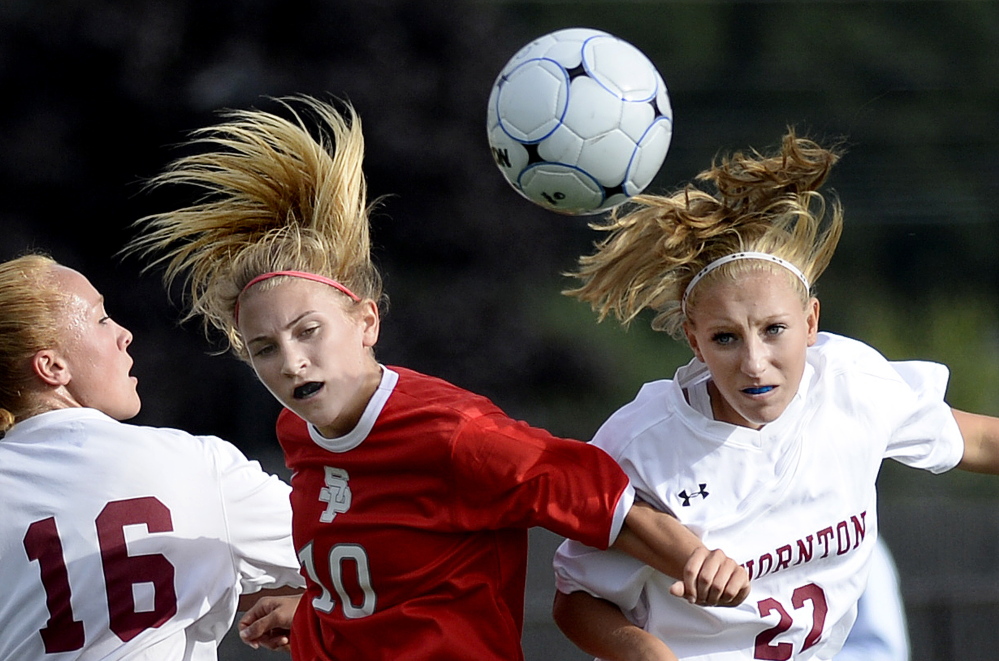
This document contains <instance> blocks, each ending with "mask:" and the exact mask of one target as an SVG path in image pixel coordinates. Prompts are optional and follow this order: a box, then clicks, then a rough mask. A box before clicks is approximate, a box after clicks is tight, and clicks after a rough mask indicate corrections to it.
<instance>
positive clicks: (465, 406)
mask: <svg viewBox="0 0 999 661" xmlns="http://www.w3.org/2000/svg"><path fill="white" fill-rule="evenodd" d="M390 369H392V370H393V371H394V372H396V373H398V374H399V380H398V382H397V383H396V385H395V389H394V390H393V392H392V395H391V397H389V400H388V404H387V405H386V410H389V408H390V407H391V408H393V409H396V408H402V409H404V410H424V411H433V412H434V413H435V414H436V415H441V416H447V417H455V418H462V419H470V418H477V417H481V416H483V415H493V414H497V413H500V414H501V413H502V411H501V410H500V408H499V407H498V406H496V404H494V403H493V402H492V401H491V400H490V399H489V398H488V397H485V396H484V395H479V394H477V393H474V392H471V391H469V390H466V389H465V388H462V387H460V386H456V385H454V384H453V383H450V382H449V381H445V380H444V379H441V378H439V377H435V376H430V375H427V374H422V373H420V372H416V371H414V370H410V369H406V368H404V367H395V366H393V367H391V368H390Z"/></svg>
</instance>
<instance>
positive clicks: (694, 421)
mask: <svg viewBox="0 0 999 661" xmlns="http://www.w3.org/2000/svg"><path fill="white" fill-rule="evenodd" d="M814 376H815V368H814V367H813V366H812V365H811V363H810V362H807V361H806V362H805V369H804V372H803V373H802V375H801V384H800V385H799V386H798V392H797V393H795V395H794V397H793V398H792V399H791V402H790V403H789V404H788V407H787V409H786V410H785V411H784V413H782V414H781V416H780V417H779V418H777V419H776V420H774V421H773V422H771V423H768V424H766V425H764V426H763V427H762V428H760V429H750V428H749V427H741V426H739V425H733V424H730V423H728V422H722V421H720V420H714V419H711V418H708V417H706V416H704V415H703V414H702V413H700V412H699V411H697V410H696V409H694V408H693V407H692V406H690V404H688V403H687V399H686V397H684V394H683V391H684V389H685V388H692V387H694V386H696V385H698V384H700V383H703V382H705V381H707V380H708V379H710V378H711V373H710V372H709V371H708V367H707V365H705V364H704V363H702V362H700V361H699V360H697V359H696V358H695V359H693V360H691V361H690V362H689V363H687V364H686V365H685V366H683V367H681V368H680V369H678V370H677V372H676V376H675V377H674V379H673V388H672V389H671V393H670V396H671V397H672V398H673V402H674V410H676V411H677V412H678V413H679V415H680V417H681V419H683V421H684V423H685V424H686V425H687V426H688V427H690V428H692V429H694V430H698V431H700V432H701V433H704V434H707V435H708V436H710V437H713V438H715V439H716V440H718V441H719V442H722V443H731V444H737V445H743V446H748V447H752V448H761V447H767V446H771V447H772V446H773V444H774V441H777V440H780V439H783V438H784V437H786V436H787V435H788V432H790V431H793V430H794V429H796V428H797V427H798V425H799V422H800V419H801V417H802V415H803V413H804V407H805V402H806V400H807V398H808V390H809V387H810V384H811V382H812V380H813V378H814Z"/></svg>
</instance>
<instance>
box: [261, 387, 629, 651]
mask: <svg viewBox="0 0 999 661" xmlns="http://www.w3.org/2000/svg"><path fill="white" fill-rule="evenodd" d="M277 432H278V439H279V440H280V442H281V446H282V447H283V449H284V453H285V458H286V461H287V463H288V467H289V468H290V469H291V470H292V471H293V475H292V479H291V484H292V511H293V538H294V543H295V548H296V549H297V551H298V556H299V560H300V561H301V563H302V566H303V571H304V572H305V574H306V575H307V581H306V583H307V588H306V594H305V596H304V597H303V598H302V602H301V605H300V606H299V609H298V611H297V613H296V615H295V623H294V630H293V634H292V637H291V638H292V656H293V658H294V659H296V661H307V660H308V661H312V660H322V661H332V660H336V661H346V660H353V659H357V660H363V661H372V660H374V659H417V660H419V659H426V660H428V661H431V660H432V661H447V660H448V659H461V660H468V659H475V660H477V661H488V660H490V659H495V660H497V661H499V660H502V661H511V660H516V659H523V652H522V650H521V633H522V629H523V619H524V589H525V581H526V575H527V529H528V528H530V527H532V526H542V527H544V528H547V529H549V530H551V531H553V532H555V533H557V534H560V535H563V536H566V537H569V538H572V539H576V540H579V541H581V542H583V543H585V544H588V545H591V546H595V547H599V548H606V547H607V546H608V545H609V544H610V543H611V542H612V541H613V540H614V539H615V538H616V536H617V534H618V532H619V531H620V528H621V525H622V523H623V520H624V515H625V514H626V512H627V510H628V508H630V506H631V503H632V501H633V498H634V492H633V490H632V488H631V485H630V483H629V481H628V479H627V477H625V475H624V473H623V471H622V470H621V468H620V467H619V466H618V465H617V464H616V463H615V462H614V461H613V460H612V459H611V458H610V456H609V455H608V454H606V453H605V452H604V451H603V450H600V449H599V448H596V447H594V446H592V445H589V444H587V443H583V442H580V441H573V440H567V439H561V438H556V437H554V436H552V435H551V434H549V433H547V432H545V431H543V430H541V429H536V428H533V427H530V426H528V425H527V424H525V423H522V422H517V421H514V420H512V419H510V418H509V417H507V416H506V415H505V414H504V413H503V412H502V411H501V410H500V409H499V408H497V407H496V406H495V405H494V404H493V403H492V402H490V401H489V400H488V399H486V398H485V397H481V396H479V395H475V394H472V393H469V392H468V391H465V390H462V389H461V388H458V387H456V386H453V385H451V384H449V383H447V382H445V381H442V380H440V379H436V378H432V377H428V376H425V375H422V374H418V373H416V372H413V371H410V370H406V369H402V368H398V367H394V368H391V369H390V368H383V375H382V381H381V384H380V386H379V389H378V391H377V392H376V393H375V395H374V396H373V397H372V399H371V401H370V402H369V403H368V406H367V408H366V410H365V412H364V414H363V416H362V418H361V420H360V422H359V423H358V425H357V427H356V428H355V429H354V430H352V431H351V432H350V433H348V434H347V435H345V436H342V437H339V438H335V439H327V438H324V437H322V436H320V435H319V433H318V431H317V430H316V429H315V428H314V427H311V426H310V425H308V424H306V423H305V421H303V420H302V419H301V418H299V417H298V416H296V415H295V414H294V413H292V412H291V411H288V410H285V411H282V413H281V415H280V417H279V419H278V424H277Z"/></svg>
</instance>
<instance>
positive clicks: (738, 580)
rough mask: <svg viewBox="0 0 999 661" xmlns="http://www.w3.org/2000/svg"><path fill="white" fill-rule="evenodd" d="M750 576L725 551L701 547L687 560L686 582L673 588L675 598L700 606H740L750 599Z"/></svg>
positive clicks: (684, 570)
mask: <svg viewBox="0 0 999 661" xmlns="http://www.w3.org/2000/svg"><path fill="white" fill-rule="evenodd" d="M749 589H750V584H749V573H748V572H746V568H745V567H743V566H742V565H740V564H738V563H736V561H735V560H733V559H731V558H729V557H728V556H727V555H725V554H724V553H723V552H722V551H720V550H718V549H715V550H714V551H709V550H708V549H707V548H705V547H703V546H702V547H700V548H697V549H695V550H694V552H693V553H692V554H691V555H690V557H689V558H688V559H687V564H686V565H684V568H683V580H682V581H677V582H676V583H674V584H673V585H672V586H671V587H670V590H669V591H670V594H672V595H673V596H674V597H680V598H681V599H686V600H687V601H689V602H690V603H692V604H695V605H698V606H738V605H739V604H741V603H742V602H743V601H745V600H746V597H748V596H749Z"/></svg>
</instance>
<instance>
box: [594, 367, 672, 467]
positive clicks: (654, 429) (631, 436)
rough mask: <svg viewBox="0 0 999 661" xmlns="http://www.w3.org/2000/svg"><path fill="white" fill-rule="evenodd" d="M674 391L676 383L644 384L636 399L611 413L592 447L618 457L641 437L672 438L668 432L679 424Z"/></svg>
mask: <svg viewBox="0 0 999 661" xmlns="http://www.w3.org/2000/svg"><path fill="white" fill-rule="evenodd" d="M675 388H676V385H675V384H674V382H673V381H671V380H667V379H662V380H658V381H650V382H648V383H645V384H644V385H642V387H641V388H640V389H639V391H638V394H637V395H636V396H635V399H633V400H631V401H630V402H628V403H627V404H625V405H624V406H622V407H621V408H619V409H618V410H617V411H615V412H614V413H613V414H611V416H610V417H609V418H608V419H607V421H606V422H604V424H603V425H601V426H600V429H598V430H597V433H596V435H594V437H593V444H594V445H596V446H598V447H601V448H603V449H604V450H606V451H607V452H608V453H610V455H611V456H613V457H615V458H619V457H621V456H622V455H624V454H625V453H626V452H627V451H628V449H629V448H630V447H631V446H632V445H633V443H634V441H635V440H636V439H638V438H639V437H642V436H645V435H648V434H652V435H658V434H660V433H665V434H668V435H670V436H673V434H672V433H671V432H669V431H667V430H668V429H670V428H672V426H673V424H674V423H676V422H677V411H676V407H675V404H674V396H675V393H674V389H675Z"/></svg>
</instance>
